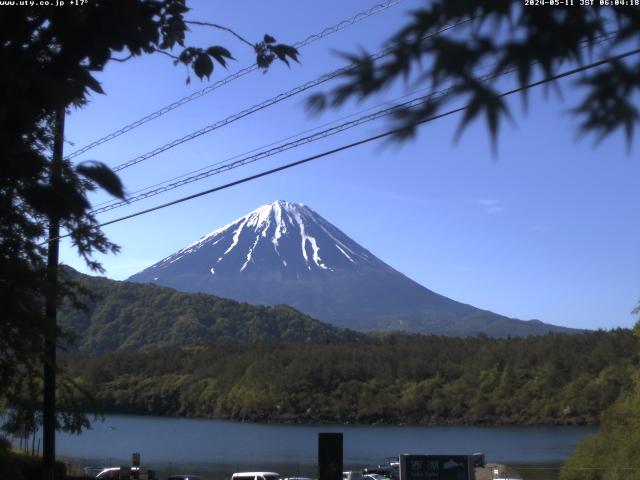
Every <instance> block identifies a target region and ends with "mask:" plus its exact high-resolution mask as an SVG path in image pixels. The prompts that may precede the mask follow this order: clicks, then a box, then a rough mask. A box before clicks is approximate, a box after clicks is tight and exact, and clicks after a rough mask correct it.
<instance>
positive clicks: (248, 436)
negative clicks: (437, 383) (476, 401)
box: [57, 415, 597, 478]
mask: <svg viewBox="0 0 640 480" xmlns="http://www.w3.org/2000/svg"><path fill="white" fill-rule="evenodd" d="M596 430H597V427H585V426H500V427H476V426H438V427H435V426H394V425H391V426H390V425H373V426H372V425H367V426H364V425H357V426H356V425H278V424H257V423H243V422H235V421H222V420H206V419H185V418H164V417H149V416H129V415H108V416H106V417H105V421H104V422H99V421H98V422H95V423H94V425H93V429H92V430H88V431H86V432H85V433H83V434H82V435H80V436H75V435H68V434H58V436H57V452H58V455H59V456H62V457H67V458H73V459H76V460H78V461H80V462H81V463H83V464H85V465H89V464H96V465H109V464H110V465H120V464H129V463H130V461H131V453H133V452H140V453H141V455H142V463H143V464H144V465H149V466H152V467H153V468H156V469H157V470H158V471H162V472H163V473H169V472H173V473H184V471H185V469H188V470H189V471H190V472H191V473H194V472H195V473H197V472H214V471H216V472H220V473H221V475H220V476H224V475H222V473H224V474H225V475H228V474H230V473H231V472H233V471H242V470H254V469H255V470H265V469H274V470H275V471H278V472H279V473H282V474H286V475H294V474H309V475H313V474H314V472H315V468H314V467H313V466H314V464H315V462H316V455H317V435H318V433H319V432H342V433H343V434H344V463H345V465H346V466H352V467H362V466H370V465H377V464H379V463H381V462H383V460H384V459H385V458H387V457H390V456H394V455H395V456H397V455H398V454H400V453H433V454H438V453H473V452H484V453H485V456H486V459H487V461H488V462H500V463H507V464H511V465H521V466H522V465H526V466H530V468H531V469H540V468H541V466H542V465H553V466H556V467H557V465H558V464H559V463H561V462H562V461H563V460H564V459H565V458H566V457H567V456H568V455H570V454H571V452H573V450H574V449H575V447H576V445H577V443H578V442H579V441H580V440H581V439H582V438H584V437H585V436H587V435H590V434H593V433H595V432H596ZM525 468H526V467H525ZM210 476H211V475H210ZM227 478H228V477H227Z"/></svg>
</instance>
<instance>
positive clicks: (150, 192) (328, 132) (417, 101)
mask: <svg viewBox="0 0 640 480" xmlns="http://www.w3.org/2000/svg"><path fill="white" fill-rule="evenodd" d="M512 72H513V70H509V71H505V72H502V73H501V74H500V75H506V74H509V73H512ZM496 76H497V75H487V76H486V77H482V78H480V79H478V80H479V81H488V80H489V79H491V78H495V77H496ZM453 88H454V87H453V86H452V87H449V88H447V89H444V90H440V91H438V92H434V93H430V94H429V95H424V96H421V97H417V98H413V99H411V100H408V101H406V102H403V103H400V104H396V105H393V106H392V107H389V108H385V109H382V110H378V111H376V112H373V113H370V114H368V115H364V116H361V117H359V118H356V119H354V120H351V121H348V122H344V123H341V124H339V125H336V126H333V127H331V128H328V129H325V130H321V131H319V132H315V133H313V134H311V135H308V136H305V137H301V138H298V139H296V140H293V141H291V142H287V143H284V144H281V145H278V146H276V147H273V148H270V149H268V150H262V151H260V152H258V153H256V154H254V155H248V156H245V157H243V158H241V159H239V160H236V161H234V162H230V163H226V164H224V165H222V166H220V167H216V168H213V169H210V170H206V171H204V172H200V173H197V174H195V175H192V176H189V177H187V178H183V179H181V180H176V181H175V182H172V183H169V184H168V185H163V186H160V187H158V188H155V189H146V190H147V191H145V192H143V193H139V194H138V195H135V196H133V197H129V198H127V199H126V200H123V201H116V202H113V203H111V204H110V205H106V206H104V207H101V208H96V209H95V210H92V212H91V213H92V214H100V213H104V212H107V211H109V210H113V209H115V208H119V207H123V206H125V205H130V204H131V203H133V202H137V201H140V200H144V199H145V198H149V197H153V196H155V195H159V194H160V193H164V192H166V191H169V190H173V189H175V188H178V187H181V186H183V185H187V184H189V183H193V182H196V181H198V180H202V179H204V178H207V177H211V176H213V175H218V174H220V173H223V172H227V171H229V170H233V169H236V168H239V167H242V166H245V165H248V164H250V163H254V162H257V161H259V160H262V159H264V158H267V157H271V156H273V155H276V154H278V153H282V152H285V151H287V150H291V149H293V148H296V147H299V146H301V145H305V144H308V143H312V142H315V141H318V140H320V139H323V138H327V137H330V136H332V135H336V134H338V133H341V132H344V131H346V130H349V129H351V128H354V127H357V126H359V125H362V124H364V123H368V122H371V121H374V120H377V119H379V118H382V117H385V116H388V115H391V114H393V113H395V112H398V111H400V110H408V109H411V108H415V107H418V106H421V105H424V104H425V103H428V102H429V101H432V100H433V99H435V98H439V97H442V96H445V95H447V94H448V93H449V92H450V91H451V90H452V89H453ZM184 176H185V175H182V176H181V177H184ZM165 183H166V182H165Z"/></svg>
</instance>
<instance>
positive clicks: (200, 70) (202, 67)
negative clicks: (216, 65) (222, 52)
mask: <svg viewBox="0 0 640 480" xmlns="http://www.w3.org/2000/svg"><path fill="white" fill-rule="evenodd" d="M193 71H194V72H195V74H196V75H197V76H198V78H202V77H207V78H209V76H210V75H211V73H212V72H213V62H212V61H211V58H209V55H207V54H206V53H199V54H198V55H197V56H196V59H195V61H194V62H193Z"/></svg>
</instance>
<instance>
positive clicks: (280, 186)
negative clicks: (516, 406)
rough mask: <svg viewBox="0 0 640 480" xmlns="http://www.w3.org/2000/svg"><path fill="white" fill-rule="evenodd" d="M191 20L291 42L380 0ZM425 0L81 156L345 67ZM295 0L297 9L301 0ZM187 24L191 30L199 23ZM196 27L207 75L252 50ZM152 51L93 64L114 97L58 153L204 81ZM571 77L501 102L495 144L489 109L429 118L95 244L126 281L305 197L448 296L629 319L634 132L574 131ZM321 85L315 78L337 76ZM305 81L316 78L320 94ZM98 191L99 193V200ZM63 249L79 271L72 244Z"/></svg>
mask: <svg viewBox="0 0 640 480" xmlns="http://www.w3.org/2000/svg"><path fill="white" fill-rule="evenodd" d="M190 3H191V4H192V6H193V11H192V12H191V13H190V16H191V18H193V19H198V20H203V21H209V22H216V23H219V24H223V25H226V26H229V27H231V28H233V29H235V30H236V31H238V32H240V33H241V34H242V35H244V36H246V37H248V38H249V39H251V40H252V41H256V40H258V39H260V38H261V36H262V35H263V34H264V33H270V34H271V35H273V36H275V37H276V38H277V39H278V40H279V41H282V42H285V43H291V44H292V43H295V42H296V41H298V40H301V39H304V38H306V37H307V36H308V35H310V34H312V33H315V32H318V31H321V30H323V29H324V28H325V27H327V26H330V25H334V24H336V23H338V22H339V21H340V20H342V19H345V18H348V17H350V16H352V15H354V14H356V13H358V12H360V11H364V10H367V9H369V8H370V7H372V6H373V5H375V4H376V2H373V1H365V0H357V1H356V0H352V1H350V2H338V1H327V2H322V6H320V5H321V4H319V3H317V2H315V3H313V2H308V3H301V2H293V1H289V0H286V1H285V0H282V1H278V2H249V1H240V2H235V3H234V4H233V6H231V7H225V9H218V8H216V7H215V5H214V2H207V1H204V0H203V1H199V2H190ZM420 4H421V2H419V1H414V0H405V1H403V2H401V3H400V4H399V5H397V6H394V7H392V8H390V9H388V10H387V11H385V12H382V13H379V14H377V15H374V16H372V17H370V18H368V19H366V20H363V21H362V22H359V23H358V24H356V25H354V26H352V27H350V28H347V29H345V30H343V31H341V32H339V33H336V34H334V35H331V36H328V37H327V38H325V39H323V40H321V41H318V42H315V43H313V44H311V45H309V46H307V47H305V48H304V49H303V50H301V53H302V57H301V64H300V65H297V64H294V65H292V67H291V68H290V69H288V68H287V67H286V66H284V65H281V64H279V65H274V66H273V67H272V68H271V69H270V71H269V72H267V73H266V74H262V73H260V72H254V73H252V74H250V75H248V76H245V77H243V78H241V79H239V80H237V81H235V82H232V83H230V84H228V85H226V86H224V87H222V88H220V89H218V90H216V91H214V92H213V93H211V94H209V95H206V96H204V97H203V98H200V99H198V100H196V101H193V102H191V103H189V104H187V105H185V106H183V107H181V108H179V109H177V110H175V111H173V112H171V113H169V114H167V115H165V116H163V117H161V118H160V119H158V120H156V121H153V122H150V123H148V124H146V125H144V126H142V127H140V128H138V129H136V130H135V131H133V132H130V133H128V134H125V135H123V136H121V137H119V138H118V139H116V140H114V141H112V142H108V143H106V144H104V145H102V146H100V147H98V148H95V149H93V150H91V151H90V152H87V153H86V154H84V155H83V156H81V157H79V159H78V161H80V160H89V159H96V160H101V161H104V162H105V163H107V164H108V165H111V166H115V165H118V164H120V163H122V162H124V161H127V160H129V159H131V158H133V157H136V156H138V155H140V154H143V153H146V152H147V151H150V150H152V149H154V148H156V147H157V146H159V145H161V144H164V143H166V142H168V141H171V140H173V139H175V138H178V137H181V136H182V135H185V134H187V133H190V132H192V131H195V130H198V129H200V128H202V127H203V126H205V125H208V124H211V123H214V122H216V121H218V120H221V119H223V118H225V117H227V116H229V115H232V114H234V113H236V112H238V111H240V110H243V109H245V108H247V107H250V106H252V105H254V104H257V103H259V102H261V101H263V100H265V99H267V98H270V97H272V96H275V95H277V94H278V93H280V92H282V91H284V90H288V89H290V88H293V87H295V86H297V85H299V84H302V83H304V82H307V81H309V80H313V79H315V78H316V77H318V76H319V75H321V74H324V73H327V72H329V71H331V70H333V69H335V68H338V67H340V66H343V65H344V63H343V61H342V60H341V59H340V58H339V57H338V56H337V55H336V52H337V51H351V52H353V51H355V50H357V49H358V48H359V47H364V48H367V49H369V50H370V51H372V52H375V51H377V50H379V49H380V47H381V44H382V42H383V41H384V39H385V38H386V36H388V35H389V34H391V33H392V32H394V31H395V30H396V29H397V28H398V27H400V26H401V25H402V24H403V22H404V20H405V19H406V12H407V10H410V9H411V8H415V7H416V6H418V5H420ZM301 5H302V6H301ZM194 28H197V27H194ZM190 41H191V42H192V43H194V44H199V45H210V44H222V45H225V46H226V47H227V48H229V49H230V50H231V51H232V53H233V54H234V56H235V57H236V58H237V61H236V62H232V64H231V65H230V67H229V70H227V71H225V70H223V69H222V68H216V70H215V72H214V75H213V76H212V79H211V81H215V80H218V79H221V78H224V77H225V76H226V75H228V74H229V73H233V72H234V71H235V70H237V69H240V68H242V67H244V66H246V65H249V64H250V63H251V62H252V52H251V51H250V50H249V49H248V48H247V47H246V46H244V45H243V44H241V43H239V42H237V41H236V40H235V39H234V38H233V37H231V36H229V35H228V34H225V33H224V32H220V31H211V30H208V29H198V30H194V32H193V34H192V36H191V37H190ZM185 78H186V71H185V70H184V68H181V67H174V66H173V65H172V63H171V61H170V60H169V59H168V58H166V57H163V56H161V55H155V56H150V57H145V58H140V59H135V60H133V61H129V62H126V63H122V64H119V63H115V62H112V64H110V65H109V66H108V68H107V69H106V70H105V71H104V72H103V73H101V74H100V75H98V79H99V80H100V81H101V82H102V83H103V88H104V89H105V91H106V92H107V95H104V96H101V95H95V96H94V97H93V98H92V101H91V103H90V104H89V105H88V106H87V107H85V108H84V109H82V110H79V111H74V112H72V114H71V115H69V116H68V118H67V124H66V138H67V140H68V141H69V142H73V145H71V144H68V145H66V147H65V148H66V152H67V153H69V152H72V151H73V150H75V149H77V148H79V147H81V146H83V145H85V144H87V143H89V142H91V141H93V140H95V139H96V138H99V137H101V136H103V135H104V134H106V133H109V132H111V131H113V130H115V129H117V128H119V127H121V126H123V125H124V124H126V123H129V122H131V121H134V120H137V119H138V118H140V117H141V116H144V115H146V114H148V113H150V112H152V111H155V110H157V109H159V108H161V107H163V106H165V105H166V104H169V103H171V102H173V101H175V100H177V99H179V98H181V97H183V96H185V95H188V94H190V93H192V92H193V91H196V90H199V89H201V88H203V87H205V86H206V85H208V82H206V81H205V82H200V81H199V80H197V79H195V78H194V79H192V82H191V84H190V85H186V84H185ZM573 82H574V80H572V79H568V80H566V81H563V82H562V84H561V85H562V87H563V98H559V97H558V96H557V95H556V94H554V93H553V92H545V91H544V90H542V89H540V90H534V91H532V92H530V103H529V108H528V111H527V113H526V114H525V113H524V112H523V110H522V108H521V102H520V99H519V98H512V99H510V100H509V105H511V107H512V112H513V114H514V118H515V125H514V126H511V125H508V124H505V125H504V126H503V128H502V130H501V132H500V135H499V140H498V150H497V154H494V153H493V152H492V148H491V144H490V141H489V138H488V135H487V130H486V127H485V125H484V123H482V122H480V123H476V124H473V125H472V126H471V127H470V128H468V129H467V130H466V131H465V133H464V134H463V136H462V138H461V140H460V141H459V142H457V143H455V142H454V141H453V137H454V133H455V131H456V127H457V122H458V121H459V118H458V117H455V116H453V117H449V118H446V119H442V120H439V121H436V122H432V123H429V124H427V125H425V126H423V127H421V129H420V131H419V134H418V136H417V138H416V139H414V140H413V141H410V142H407V143H405V144H402V145H396V144H393V145H389V144H384V143H382V144H381V143H377V144H369V145H366V146H363V147H358V148H356V149H352V150H348V151H345V152H342V153H339V154H336V155H333V156H331V157H328V158H324V159H322V160H318V161H316V162H313V163H311V164H307V165H305V166H301V167H298V168H295V169H292V170H288V171H286V172H284V173H281V174H277V175H274V176H271V177H268V178H263V179H260V180H257V181H254V182H250V183H247V184H244V185H241V186H238V187H234V188H231V189H228V190H225V191H222V192H219V193H216V194H213V195H209V196H205V197H201V198H199V199H197V200H194V201H191V202H187V203H183V204H181V205H177V206H174V207H170V208H167V209H164V210H161V211H158V212H155V213H152V214H149V215H145V216H142V217H138V218H136V219H132V220H129V221H125V222H122V223H119V224H116V225H112V226H108V227H106V228H105V232H106V233H107V235H108V236H109V237H110V238H111V239H112V240H113V241H114V242H116V243H117V244H119V245H120V246H121V248H122V251H121V253H120V254H119V255H117V256H108V257H99V258H100V260H101V261H102V262H103V264H104V267H105V268H106V275H107V276H108V277H110V278H115V279H124V278H127V277H128V276H129V275H132V274H133V273H136V272H137V271H139V270H141V269H143V268H145V267H147V266H149V265H151V264H152V263H155V262H156V261H158V260H160V259H161V258H164V257H165V256H167V255H169V254H170V253H173V252H175V251H176V250H178V249H180V248H181V247H182V246H184V245H186V244H188V243H191V242H192V241H194V240H196V239H197V238H199V237H200V236H202V235H204V234H206V233H208V232H209V231H211V230H214V229H215V228H216V227H218V226H221V225H223V224H226V223H228V222H230V221H232V220H234V219H235V218H237V217H239V216H242V215H244V214H246V213H247V212H249V211H251V210H253V209H255V208H256V207H258V206H259V205H261V204H264V203H270V202H272V201H274V200H276V199H283V200H289V201H295V202H301V203H304V204H306V205H309V206H310V207H311V208H313V209H314V210H315V211H317V212H318V213H319V214H321V215H322V216H324V217H325V218H326V219H327V220H329V221H330V222H332V223H334V224H335V225H336V226H337V227H338V228H340V229H342V230H343V231H344V232H345V233H346V234H348V235H349V236H351V237H352V238H353V239H354V240H356V241H358V242H359V243H360V244H362V245H363V246H364V247H366V248H368V249H369V250H371V251H372V252H373V253H374V254H375V255H377V256H378V257H379V258H380V259H382V260H383V261H385V262H387V263H388V264H390V265H391V266H393V267H394V268H396V269H397V270H399V271H401V272H403V273H404V274H406V275H407V276H409V277H411V278H413V279H414V280H416V281H418V282H419V283H421V284H422V285H424V286H426V287H428V288H430V289H432V290H434V291H436V292H438V293H441V294H443V295H446V296H448V297H450V298H453V299H455V300H458V301H462V302H466V303H470V304H473V305H475V306H477V307H481V308H486V309H489V310H492V311H495V312H497V313H501V314H504V315H508V316H511V317H515V318H521V319H532V318H538V319H540V320H543V321H545V322H550V323H555V324H558V325H565V326H571V327H579V328H614V327H629V326H631V325H633V323H634V321H635V318H634V317H633V316H632V315H631V314H630V311H631V310H632V309H633V307H634V306H635V305H636V302H637V300H638V299H639V298H640V288H639V285H638V272H640V250H639V248H638V246H639V240H640V217H639V216H638V215H637V201H638V199H637V190H638V187H637V184H638V178H640V164H639V161H638V160H639V158H640V157H639V155H638V146H637V144H638V139H637V138H636V143H635V144H634V145H633V146H632V147H631V149H627V145H626V144H625V141H624V138H623V137H622V136H621V135H614V136H612V137H611V138H609V139H608V140H606V141H605V142H604V143H602V144H600V145H599V146H597V147H596V148H594V145H593V141H592V139H590V138H587V139H583V140H580V141H577V140H576V134H575V132H576V128H575V125H576V123H575V121H574V119H573V118H572V117H571V115H569V114H568V113H567V111H568V110H569V109H570V108H571V107H572V106H573V105H575V103H576V100H577V97H576V92H578V93H579V90H577V89H576V88H575V87H574V83H573ZM331 85H332V84H328V85H326V86H325V87H324V88H325V89H326V88H328V87H330V86H331ZM314 91H315V90H314ZM402 93H403V89H402V86H401V85H398V86H395V87H394V88H392V89H390V90H389V91H388V92H386V93H385V94H384V95H382V96H378V97H376V98H373V99H370V100H368V101H367V102H365V103H363V104H361V105H354V104H350V105H347V106H346V107H345V108H343V109H341V110H335V111H329V112H326V113H325V114H323V115H321V116H320V117H313V116H310V115H309V114H308V113H307V112H306V111H305V109H304V101H305V99H306V98H307V96H306V95H304V94H303V95H300V96H297V97H294V98H292V99H289V100H287V101H284V102H281V103H279V104H277V105H275V106H273V107H271V108H268V109H265V110H263V111H261V112H258V113H256V114H254V115H251V116H250V117H247V118H245V119H242V120H240V121H238V122H236V123H234V124H232V125H229V126H227V127H225V128H222V129H220V130H217V131H215V132H213V133H211V134H208V135H204V136H202V137H200V138H199V139H197V140H194V141H192V142H188V143H187V144H184V145H182V146H180V147H177V148H175V149H172V150H170V151H168V152H165V153H163V154H161V155H159V156H157V157H155V158H153V159H151V160H148V161H146V162H144V163H141V164H139V165H136V166H134V167H131V168H129V169H126V170H123V171H122V172H121V178H122V180H123V182H124V183H125V186H126V187H127V189H128V190H129V191H135V190H137V189H140V188H143V187H145V186H148V185H151V184H153V183H156V182H159V181H163V180H165V179H167V178H171V177H174V176H176V175H180V174H182V173H185V172H187V171H190V170H195V169H198V168H201V167H203V166H205V165H209V164H212V163H215V162H218V161H221V160H224V159H226V158H229V157H232V156H234V155H237V154H240V153H243V152H246V151H249V150H252V149H254V148H258V147H261V146H264V145H267V144H270V143H271V142H274V141H276V140H280V139H283V138H286V137H288V136H290V135H293V134H297V133H299V132H302V131H304V130H307V129H310V128H315V127H317V126H318V125H320V124H323V123H325V122H330V121H334V120H336V119H338V118H341V117H344V116H346V115H350V114H353V113H355V112H358V111H360V110H362V109H365V108H369V107H372V106H375V105H378V104H380V103H382V102H384V101H388V100H392V99H394V98H397V97H398V96H400V95H401V94H402ZM385 126H388V124H386V123H385V122H384V121H378V122H374V123H370V124H366V125H365V126H362V127H359V128H357V129H354V130H351V131H349V132H346V133H343V134H340V135H337V136H335V137H332V138H330V139H326V140H323V141H320V142H316V143H313V144H311V145H308V146H305V147H302V148H298V149H295V150H292V151H289V152H287V153H284V154H282V155H278V156H274V157H270V158H269V159H265V160H261V161H260V162H257V163H256V164H254V165H253V166H250V167H244V168H242V169H237V170H234V171H232V172H228V173H226V174H223V175H218V176H214V177H211V178H209V179H206V180H204V181H200V182H196V183H193V184H191V185H190V186H187V187H183V188H180V189H176V190H174V191H172V192H169V193H166V194H163V195H159V196H157V197H154V198H151V199H148V200H144V201H141V202H138V203H135V204H132V205H131V206H129V207H125V208H120V209H117V210H113V211H112V212H108V213H104V214H101V215H100V216H99V219H100V220H101V221H107V220H110V219H112V218H116V217H119V216H121V215H125V214H128V213H132V212H134V211H137V210H139V209H142V208H147V207H151V206H153V205H156V204H158V203H162V202H166V201H169V200H172V199H174V198H178V197H181V196H184V195H188V194H190V193H195V192H197V191H200V190H205V189H208V188H212V187H215V186H216V185H220V184H222V183H225V182H228V181H232V180H235V179H237V178H240V177H243V176H246V175H249V174H251V173H255V172H258V171H261V170H265V169H268V168H272V167H275V166H277V165H281V164H284V163H287V162H290V161H294V160H297V159H300V158H303V157H305V156H308V155H311V154H315V153H319V152H321V151H324V150H326V149H329V148H333V147H336V146H338V145H341V144H343V143H348V142H351V141H354V140H357V139H359V138H363V137H366V136H368V135H371V134H375V133H379V132H381V131H383V130H384V129H385ZM105 199H106V197H105V196H104V195H103V194H98V195H96V196H95V197H94V200H95V203H99V202H101V201H104V200H105ZM61 259H62V261H63V262H64V263H67V264H69V265H71V266H74V267H75V268H78V269H80V270H83V271H86V269H85V268H83V266H82V261H81V260H80V259H79V258H78V257H77V255H75V253H74V251H73V249H72V248H71V246H70V245H69V243H68V242H66V241H65V242H64V243H63V245H62V250H61Z"/></svg>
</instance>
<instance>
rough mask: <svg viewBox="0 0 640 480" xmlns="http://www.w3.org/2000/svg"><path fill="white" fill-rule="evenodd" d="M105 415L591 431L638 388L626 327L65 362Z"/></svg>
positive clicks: (163, 352) (194, 350) (180, 350)
mask: <svg viewBox="0 0 640 480" xmlns="http://www.w3.org/2000/svg"><path fill="white" fill-rule="evenodd" d="M63 361H64V363H65V364H66V366H67V367H68V368H69V371H70V373H71V374H72V375H73V376H74V377H75V378H77V379H78V380H79V381H80V382H81V383H82V384H83V385H84V386H85V387H87V388H89V389H90V391H92V392H93V393H94V394H95V395H96V397H97V399H98V401H99V404H100V405H101V407H102V408H103V411H104V412H105V413H135V414H156V415H178V416H194V417H206V418H228V419H244V420H253V421H273V422H352V423H353V422H358V423H376V422H383V423H416V424H430V423H431V424H432V423H474V424H512V423H513V424H516V423H517V424H533V423H536V424H586V423H597V422H598V419H599V415H600V413H601V412H602V411H603V410H604V409H605V408H607V407H608V406H610V405H611V404H612V403H613V402H614V401H615V400H616V398H618V396H619V394H620V392H621V391H623V390H625V389H628V388H629V386H630V385H631V382H632V380H631V377H632V375H633V372H634V369H635V368H637V365H638V354H637V346H636V340H635V339H634V337H633V335H632V333H631V332H630V331H628V330H622V329H619V330H615V331H610V332H604V331H598V332H590V333H584V334H580V335H562V334H549V335H546V336H537V337H527V338H513V339H491V338H488V337H486V336H478V337H469V338H450V337H437V336H405V335H392V336H384V337H379V338H373V339H372V340H369V341H367V342H364V343H351V344H336V345H334V344H322V345H321V344H300V343H298V344H278V345H276V344H268V343H254V344H251V345H235V346H234V345H210V346H201V347H167V348H161V349H154V350H148V351H144V352H110V353H104V354H101V355H99V356H80V355H71V356H67V357H64V358H63Z"/></svg>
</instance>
